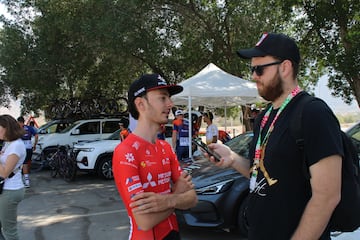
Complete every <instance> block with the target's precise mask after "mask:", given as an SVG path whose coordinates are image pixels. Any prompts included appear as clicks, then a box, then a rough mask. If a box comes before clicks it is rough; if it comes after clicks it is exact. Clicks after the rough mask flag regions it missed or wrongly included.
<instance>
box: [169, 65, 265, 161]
mask: <svg viewBox="0 0 360 240" xmlns="http://www.w3.org/2000/svg"><path fill="white" fill-rule="evenodd" d="M179 85H181V86H183V88H184V90H183V91H182V92H181V93H179V94H176V95H174V96H173V97H172V100H173V102H174V104H175V105H187V106H188V110H189V116H191V106H193V105H196V106H208V107H225V119H226V107H227V106H238V105H245V104H250V103H254V102H257V101H261V98H260V96H259V95H258V91H257V88H256V84H255V83H254V82H250V81H247V80H244V79H242V78H239V77H236V76H234V75H232V74H229V73H227V72H225V71H223V70H222V69H220V68H219V67H217V66H216V65H215V64H213V63H210V64H208V65H207V66H206V67H205V68H203V69H202V70H201V71H200V72H198V73H197V74H195V75H194V76H192V77H190V78H188V79H187V80H185V81H183V82H181V83H180V84H179ZM225 125H226V124H225ZM225 128H226V126H225ZM190 129H191V121H190ZM189 140H190V142H191V136H189ZM189 152H190V156H191V150H190V149H189Z"/></svg>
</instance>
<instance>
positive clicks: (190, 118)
mask: <svg viewBox="0 0 360 240" xmlns="http://www.w3.org/2000/svg"><path fill="white" fill-rule="evenodd" d="M188 109H189V158H191V159H192V114H191V96H189V103H188Z"/></svg>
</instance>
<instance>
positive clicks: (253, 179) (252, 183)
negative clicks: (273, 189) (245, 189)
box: [250, 167, 258, 192]
mask: <svg viewBox="0 0 360 240" xmlns="http://www.w3.org/2000/svg"><path fill="white" fill-rule="evenodd" d="M257 175H258V170H257V169H256V167H254V168H253V170H252V172H251V177H250V192H253V191H254V190H255V186H256V179H257Z"/></svg>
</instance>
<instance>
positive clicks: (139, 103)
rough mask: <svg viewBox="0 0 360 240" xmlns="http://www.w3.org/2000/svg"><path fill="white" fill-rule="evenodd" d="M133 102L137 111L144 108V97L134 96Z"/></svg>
mask: <svg viewBox="0 0 360 240" xmlns="http://www.w3.org/2000/svg"><path fill="white" fill-rule="evenodd" d="M134 104H135V106H136V108H137V110H138V111H140V110H144V99H143V98H142V97H138V98H136V99H135V101H134Z"/></svg>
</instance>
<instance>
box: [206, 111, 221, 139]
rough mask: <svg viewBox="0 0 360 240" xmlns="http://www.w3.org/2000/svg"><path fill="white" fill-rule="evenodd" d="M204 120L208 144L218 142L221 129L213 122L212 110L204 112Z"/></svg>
mask: <svg viewBox="0 0 360 240" xmlns="http://www.w3.org/2000/svg"><path fill="white" fill-rule="evenodd" d="M203 119H204V122H206V124H207V127H206V135H205V136H206V144H210V143H216V142H217V140H218V135H219V130H218V128H217V126H216V125H215V124H214V123H213V122H212V121H213V119H214V115H213V114H212V112H205V113H203Z"/></svg>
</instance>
